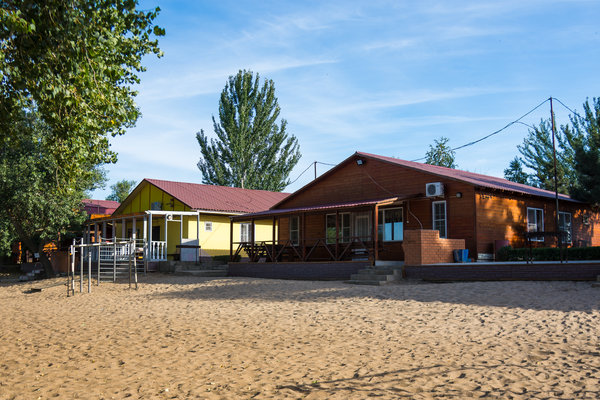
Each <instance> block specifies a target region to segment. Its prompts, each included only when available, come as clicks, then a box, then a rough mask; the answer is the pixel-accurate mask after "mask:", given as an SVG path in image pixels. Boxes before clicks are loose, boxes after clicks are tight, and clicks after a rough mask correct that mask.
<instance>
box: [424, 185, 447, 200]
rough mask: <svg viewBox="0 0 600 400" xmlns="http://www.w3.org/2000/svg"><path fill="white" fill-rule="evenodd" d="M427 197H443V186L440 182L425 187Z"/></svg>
mask: <svg viewBox="0 0 600 400" xmlns="http://www.w3.org/2000/svg"><path fill="white" fill-rule="evenodd" d="M425 193H426V194H427V197H436V196H443V195H444V184H443V183H442V182H432V183H427V184H426V185H425Z"/></svg>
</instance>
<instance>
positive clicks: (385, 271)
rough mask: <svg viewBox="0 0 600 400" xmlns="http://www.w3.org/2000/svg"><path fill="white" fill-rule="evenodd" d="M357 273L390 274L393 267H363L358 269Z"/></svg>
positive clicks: (392, 271)
mask: <svg viewBox="0 0 600 400" xmlns="http://www.w3.org/2000/svg"><path fill="white" fill-rule="evenodd" d="M358 273H359V274H376V275H392V274H393V273H394V270H393V269H390V268H364V269H359V270H358Z"/></svg>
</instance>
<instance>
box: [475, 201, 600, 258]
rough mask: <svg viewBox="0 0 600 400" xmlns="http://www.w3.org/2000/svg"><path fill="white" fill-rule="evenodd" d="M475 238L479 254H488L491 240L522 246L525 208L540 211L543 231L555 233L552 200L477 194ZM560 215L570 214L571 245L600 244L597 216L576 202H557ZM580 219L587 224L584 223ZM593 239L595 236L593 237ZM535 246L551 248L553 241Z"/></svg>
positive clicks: (546, 241)
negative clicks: (587, 222) (542, 214)
mask: <svg viewBox="0 0 600 400" xmlns="http://www.w3.org/2000/svg"><path fill="white" fill-rule="evenodd" d="M475 201H476V203H477V235H478V246H477V250H478V252H479V253H492V252H493V251H494V249H493V245H494V241H495V240H508V241H509V243H510V244H511V246H513V247H523V246H525V240H524V233H525V232H526V231H527V208H528V207H531V208H539V209H542V210H544V230H545V231H546V232H553V231H556V205H555V200H553V199H541V198H535V197H527V196H517V195H514V194H504V193H498V192H491V191H483V190H480V191H477V193H476V196H475ZM558 207H559V211H560V212H569V213H571V222H572V228H573V245H574V246H586V245H600V237H598V236H599V235H598V234H597V233H596V235H594V232H599V231H598V226H599V225H598V214H597V213H593V212H591V211H590V210H587V209H581V208H579V207H578V205H577V204H576V203H568V202H564V201H560V202H559V206H558ZM584 216H585V217H587V218H588V221H589V224H584ZM595 236H596V237H595ZM535 245H536V246H555V245H556V240H554V239H551V238H546V240H545V241H544V242H538V243H535Z"/></svg>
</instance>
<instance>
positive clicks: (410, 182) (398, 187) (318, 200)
mask: <svg viewBox="0 0 600 400" xmlns="http://www.w3.org/2000/svg"><path fill="white" fill-rule="evenodd" d="M374 181H375V182H374ZM430 182H443V183H444V187H445V196H444V197H436V198H425V197H424V196H425V185H426V184H427V183H430ZM458 192H461V193H462V197H461V198H458V197H456V193H458ZM414 195H421V196H423V197H422V198H419V199H411V200H408V201H404V202H403V203H402V204H397V205H392V206H389V207H403V214H404V215H403V217H404V223H405V225H404V229H405V230H408V229H421V228H423V229H432V227H433V223H432V212H431V209H432V202H433V201H440V200H446V207H447V215H448V220H447V227H448V238H452V239H465V243H466V246H467V248H469V249H470V251H471V252H473V251H475V233H474V225H475V222H474V217H475V203H474V196H475V189H474V188H473V186H471V185H468V184H465V183H462V182H456V181H451V180H446V181H444V180H443V179H442V178H440V177H438V176H435V175H431V174H427V173H424V172H420V171H415V170H411V169H407V168H402V167H399V166H397V165H392V164H388V163H385V162H382V161H378V160H371V159H369V160H367V161H366V162H365V164H363V165H362V166H358V165H356V163H355V162H350V163H348V164H346V165H344V166H342V167H341V168H340V169H339V170H338V171H336V172H335V174H332V175H330V176H327V177H325V178H324V179H323V180H322V181H320V182H317V183H316V184H315V185H313V186H312V187H310V188H309V189H308V190H306V191H303V192H300V193H297V194H295V195H294V196H293V198H291V199H289V200H286V201H284V202H283V203H282V204H280V205H279V207H277V208H291V207H302V206H315V205H321V204H331V203H340V202H349V201H362V200H371V199H383V198H386V197H396V196H398V197H405V196H414ZM409 209H410V212H409ZM364 210H366V211H371V210H372V208H366V209H363V211H364ZM352 211H358V210H352ZM325 214H326V213H323V214H307V219H306V228H307V231H306V238H307V239H308V238H319V237H321V238H324V237H325ZM281 223H282V225H281V227H282V229H281V231H280V239H282V240H286V239H287V238H288V236H289V225H288V218H286V217H282V218H281ZM380 258H381V259H383V260H386V259H387V260H402V259H403V258H404V252H403V250H402V245H401V243H394V242H385V243H384V251H383V252H382V253H381V257H380Z"/></svg>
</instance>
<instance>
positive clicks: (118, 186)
mask: <svg viewBox="0 0 600 400" xmlns="http://www.w3.org/2000/svg"><path fill="white" fill-rule="evenodd" d="M136 184H137V182H136V181H128V180H127V179H123V180H120V181H119V182H117V183H115V184H114V185H111V186H110V189H111V190H112V192H111V194H110V195H108V196H107V197H106V200H113V201H118V202H119V203H122V202H123V201H125V199H126V198H127V196H129V193H131V191H132V190H133V189H134V188H135V186H136Z"/></svg>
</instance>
